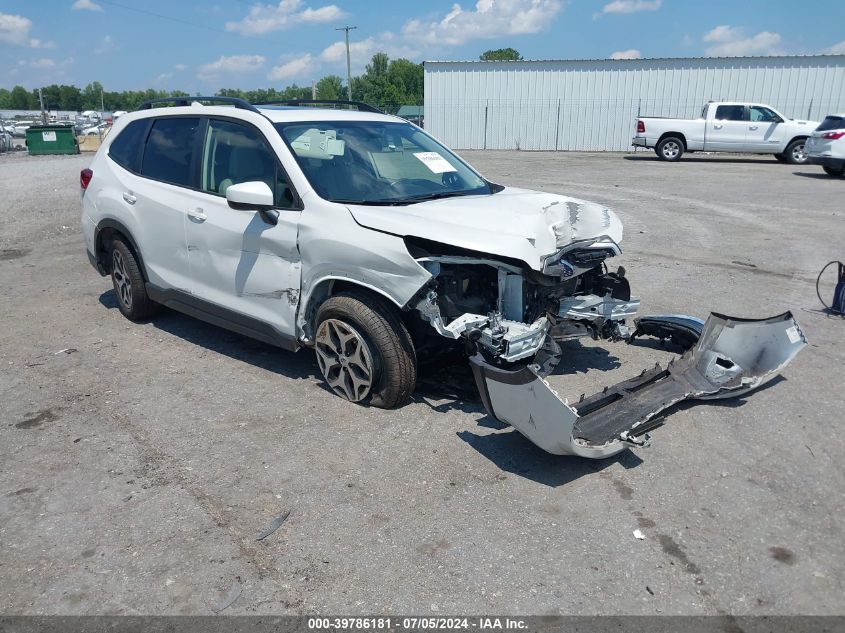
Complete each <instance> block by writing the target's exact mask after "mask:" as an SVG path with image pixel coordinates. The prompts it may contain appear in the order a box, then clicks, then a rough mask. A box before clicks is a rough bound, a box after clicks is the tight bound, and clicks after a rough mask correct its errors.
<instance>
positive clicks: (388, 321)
mask: <svg viewBox="0 0 845 633" xmlns="http://www.w3.org/2000/svg"><path fill="white" fill-rule="evenodd" d="M316 322H317V329H316V332H317V333H316V335H315V337H314V350H315V352H316V353H317V364H318V365H319V366H320V371H321V372H322V374H323V378H325V380H326V384H328V386H329V388H330V389H331V390H332V391H334V392H335V393H336V394H337V395H339V396H340V397H341V398H345V399H346V400H349V401H350V402H364V401H366V400H368V399H369V402H370V404H372V405H373V406H376V407H381V408H384V409H392V408H393V407H396V406H399V405H400V404H402V403H404V402H405V401H406V400H407V399H408V398H410V396H411V394H412V393H413V392H414V388H415V387H416V382H417V358H416V353H415V351H414V345H413V342H412V341H411V335H410V334H409V333H408V330H407V328H405V325H404V324H403V323H402V320H401V319H400V318H399V315H398V314H397V312H396V310H395V309H394V308H393V307H392V306H391V305H389V304H387V303H386V302H385V301H384V300H382V299H379V298H376V297H371V296H366V297H365V296H363V295H359V294H357V293H348V294H340V295H336V296H334V297H330V298H329V299H326V301H325V302H323V304H322V305H321V306H320V309H319V310H318V311H317V319H316Z"/></svg>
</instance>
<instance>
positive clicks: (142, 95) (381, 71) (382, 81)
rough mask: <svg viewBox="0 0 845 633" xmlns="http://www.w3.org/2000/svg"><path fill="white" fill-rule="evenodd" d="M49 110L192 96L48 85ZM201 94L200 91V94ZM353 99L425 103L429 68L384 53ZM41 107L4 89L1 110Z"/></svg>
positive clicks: (337, 92)
mask: <svg viewBox="0 0 845 633" xmlns="http://www.w3.org/2000/svg"><path fill="white" fill-rule="evenodd" d="M314 91H315V92H316V98H318V99H330V100H343V99H347V98H348V96H347V95H348V93H347V89H346V86H345V85H344V82H343V79H342V78H341V77H339V76H337V75H328V76H326V77H323V78H322V79H320V80H319V81H318V82H316V84H315V86H314ZM41 92H42V95H43V98H44V107H45V108H46V109H48V110H69V111H74V112H81V111H83V110H101V109H102V110H105V111H108V112H114V111H116V110H134V109H135V108H137V107H138V106H139V105H140V104H141V103H143V102H144V101H147V100H148V99H159V98H163V97H187V96H190V95H189V93H187V92H182V91H179V90H173V91H166V90H155V89H152V88H149V89H147V90H124V91H119V92H116V91H107V90H104V88H103V86H102V84H101V83H100V82H98V81H93V82H91V83H89V84H88V85H87V86H85V87H84V88H78V87H77V86H73V85H70V86H69V85H56V84H52V85H49V86H43V87H42V88H41ZM215 94H216V95H219V96H226V97H240V98H241V99H245V100H246V101H249V102H250V103H266V102H268V101H288V100H291V99H310V98H311V97H312V87H311V86H299V85H297V84H295V83H294V84H292V85H290V86H287V87H286V88H283V89H276V88H259V89H257V90H241V89H239V88H222V89H220V90H218V91H217V92H216V93H215ZM197 96H199V93H198V94H197ZM352 99H353V100H355V101H363V102H365V103H369V104H371V105H375V106H378V107H380V108H382V109H383V110H385V111H387V112H396V111H398V110H399V108H400V106H403V105H422V103H423V67H422V64H416V63H414V62H412V61H410V60H407V59H393V60H391V59H389V58H388V56H387V55H386V54H384V53H376V54H375V55H373V58H372V60H370V63H369V64H367V67H366V69H365V71H364V73H362V74H361V75H359V76H357V77H353V78H352ZM39 108H40V104H39V98H38V90H27V89H26V88H24V87H23V86H14V87H13V88H12V89H11V90H9V89H7V88H0V110H37V109H39Z"/></svg>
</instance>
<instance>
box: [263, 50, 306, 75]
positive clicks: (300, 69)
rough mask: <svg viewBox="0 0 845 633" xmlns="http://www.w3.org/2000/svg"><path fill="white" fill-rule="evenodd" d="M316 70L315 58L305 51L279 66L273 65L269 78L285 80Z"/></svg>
mask: <svg viewBox="0 0 845 633" xmlns="http://www.w3.org/2000/svg"><path fill="white" fill-rule="evenodd" d="M314 70H316V64H314V58H313V57H311V53H305V55H301V56H300V57H295V58H294V59H291V60H290V61H287V62H284V63H282V64H279V65H278V66H273V68H271V69H270V72H269V73H268V74H267V79H269V80H270V81H283V80H285V79H291V78H293V77H302V76H304V75H306V74H308V73H309V72H313V71H314Z"/></svg>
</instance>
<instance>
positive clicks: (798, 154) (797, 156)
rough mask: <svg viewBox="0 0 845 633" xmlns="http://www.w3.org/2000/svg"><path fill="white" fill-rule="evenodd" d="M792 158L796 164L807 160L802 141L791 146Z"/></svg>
mask: <svg viewBox="0 0 845 633" xmlns="http://www.w3.org/2000/svg"><path fill="white" fill-rule="evenodd" d="M792 160H794V161H795V162H796V163H798V164H801V163H805V162H807V152H806V150H805V149H804V143H801V144H800V145H796V146H795V147H793V148H792Z"/></svg>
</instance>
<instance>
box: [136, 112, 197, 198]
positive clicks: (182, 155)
mask: <svg viewBox="0 0 845 633" xmlns="http://www.w3.org/2000/svg"><path fill="white" fill-rule="evenodd" d="M199 124H200V120H199V118H193V117H190V118H189V117H178V118H176V117H174V118H168V119H156V120H155V122H154V123H153V127H152V129H151V130H150V136H149V137H148V138H147V145H146V147H145V148H144V158H143V160H142V162H141V175H142V176H146V177H147V178H153V179H155V180H161V181H162V182H169V183H170V184H173V185H179V186H181V187H190V186H192V184H193V183H192V181H193V178H192V177H191V159H192V158H193V154H194V141H195V140H196V137H197V129H198V128H199Z"/></svg>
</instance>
